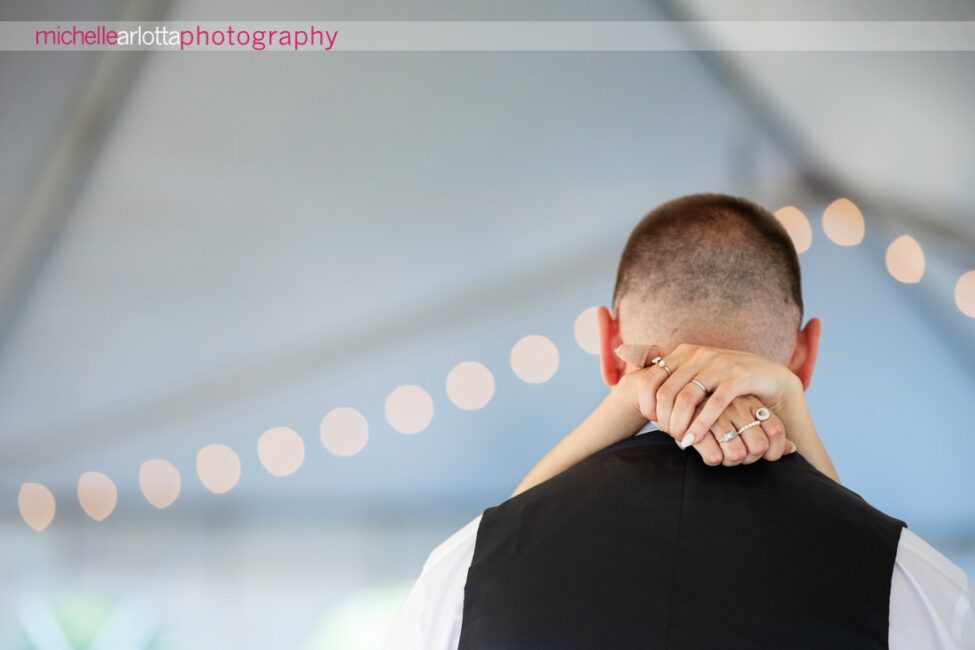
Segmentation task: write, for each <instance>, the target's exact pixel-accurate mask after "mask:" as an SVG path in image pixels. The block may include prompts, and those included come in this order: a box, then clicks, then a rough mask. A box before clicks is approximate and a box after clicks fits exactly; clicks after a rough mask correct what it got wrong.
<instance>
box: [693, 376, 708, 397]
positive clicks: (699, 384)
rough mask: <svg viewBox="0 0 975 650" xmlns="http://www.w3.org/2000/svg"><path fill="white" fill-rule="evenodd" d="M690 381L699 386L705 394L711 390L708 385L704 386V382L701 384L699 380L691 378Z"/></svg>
mask: <svg viewBox="0 0 975 650" xmlns="http://www.w3.org/2000/svg"><path fill="white" fill-rule="evenodd" d="M691 383H692V384H694V385H695V386H697V387H698V388H700V389H701V390H703V391H704V393H705V394H707V393H710V392H711V391H709V390H708V387H707V386H705V385H704V384H702V383H701V382H699V381H698V380H696V379H692V380H691Z"/></svg>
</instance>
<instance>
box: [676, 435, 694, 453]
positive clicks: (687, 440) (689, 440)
mask: <svg viewBox="0 0 975 650" xmlns="http://www.w3.org/2000/svg"><path fill="white" fill-rule="evenodd" d="M692 444H694V434H693V433H688V434H687V435H686V436H684V439H683V440H681V441H680V443H679V444H678V445H677V446H678V447H680V448H681V449H687V448H688V447H690V446H691V445H692Z"/></svg>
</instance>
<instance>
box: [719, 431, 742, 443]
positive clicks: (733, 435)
mask: <svg viewBox="0 0 975 650" xmlns="http://www.w3.org/2000/svg"><path fill="white" fill-rule="evenodd" d="M739 433H741V431H729V432H728V433H725V434H722V436H721V437H720V438H718V442H731V441H732V440H734V439H735V438H737V437H738V434H739Z"/></svg>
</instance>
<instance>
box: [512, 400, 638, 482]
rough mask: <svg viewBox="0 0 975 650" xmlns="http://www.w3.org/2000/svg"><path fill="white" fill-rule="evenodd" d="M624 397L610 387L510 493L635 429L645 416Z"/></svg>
mask: <svg viewBox="0 0 975 650" xmlns="http://www.w3.org/2000/svg"><path fill="white" fill-rule="evenodd" d="M625 399H626V398H625V396H624V395H623V393H622V391H619V390H615V389H613V390H610V391H609V393H608V394H607V395H606V397H604V398H603V400H602V401H601V402H600V403H599V405H598V406H597V407H596V409H595V410H594V411H593V412H592V413H590V414H589V415H588V416H587V417H586V419H585V420H583V421H582V422H581V423H580V424H579V426H577V427H576V428H575V429H573V430H572V432H571V433H569V435H567V436H566V437H564V438H562V440H560V441H559V442H558V444H556V445H555V446H554V447H553V448H552V449H551V451H549V452H548V453H547V454H545V456H544V457H543V458H542V459H541V460H540V461H538V464H536V465H535V467H533V468H532V469H531V471H530V472H528V474H527V475H526V476H525V478H524V479H522V481H521V483H519V484H518V487H517V489H515V491H514V494H512V496H515V495H518V494H521V493H522V492H524V491H525V490H527V489H529V488H532V487H535V486H536V485H538V484H539V483H543V482H545V481H547V480H548V479H550V478H552V477H553V476H555V475H557V474H560V473H562V472H564V471H565V470H567V469H569V468H570V467H572V466H573V465H576V464H577V463H580V462H582V461H583V460H585V459H586V458H588V457H589V456H591V455H592V454H594V453H596V452H597V451H600V450H601V449H605V448H606V447H609V446H610V445H612V444H614V443H616V442H619V441H620V440H623V439H624V438H627V437H629V436H631V435H633V434H634V433H636V432H637V431H638V430H639V429H640V427H642V426H643V425H644V424H645V423H646V419H645V418H644V417H642V416H641V415H640V414H639V413H638V412H637V411H636V410H634V409H633V408H632V406H630V405H629V404H627V403H625Z"/></svg>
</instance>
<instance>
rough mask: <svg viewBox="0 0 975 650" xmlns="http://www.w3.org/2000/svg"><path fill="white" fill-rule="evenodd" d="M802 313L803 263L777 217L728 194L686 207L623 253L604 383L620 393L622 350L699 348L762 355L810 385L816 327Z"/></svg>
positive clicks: (607, 335)
mask: <svg viewBox="0 0 975 650" xmlns="http://www.w3.org/2000/svg"><path fill="white" fill-rule="evenodd" d="M802 311H803V307H802V289H801V285H800V277H799V258H798V256H797V254H796V250H795V247H794V246H793V244H792V241H791V239H790V238H789V235H788V233H787V232H786V231H785V228H783V227H782V225H781V224H780V223H779V222H778V220H777V219H776V218H775V217H774V216H773V215H772V214H771V213H769V212H768V211H767V210H765V209H764V208H762V207H760V206H758V205H755V204H754V203H752V202H750V201H747V200H745V199H742V198H738V197H733V196H726V195H722V194H695V195H691V196H685V197H681V198H679V199H675V200H673V201H669V202H667V203H664V204H663V205H660V206H659V207H657V208H655V209H654V210H653V211H651V212H650V213H649V214H648V215H647V216H645V217H644V218H643V219H642V220H641V221H640V223H638V224H637V226H636V228H634V229H633V232H632V234H631V235H630V238H629V240H628V241H627V243H626V248H624V249H623V255H622V257H621V259H620V264H619V270H618V273H617V277H616V289H615V291H614V292H613V304H612V313H610V312H609V311H607V310H606V309H601V310H600V325H601V327H600V330H601V333H602V339H603V340H602V344H603V345H602V348H603V350H602V352H603V376H604V378H605V379H606V381H607V382H608V383H610V384H614V383H616V381H617V380H618V378H619V375H620V373H623V372H626V371H627V370H629V368H626V367H625V366H623V365H622V364H621V362H619V361H618V359H616V357H615V355H614V354H612V350H614V349H615V347H616V346H617V345H619V344H620V343H646V344H656V345H661V346H664V347H665V348H672V347H673V346H675V345H677V344H678V343H696V344H699V345H708V346H714V347H721V348H729V349H736V350H745V351H748V352H753V353H755V354H759V355H761V356H763V357H766V358H768V359H772V360H774V361H778V362H780V363H783V364H786V365H788V366H789V367H791V368H792V369H793V370H794V371H795V372H796V374H798V375H799V376H800V377H802V379H803V381H804V382H805V383H807V384H808V381H809V376H810V375H811V374H812V365H813V363H814V362H815V356H816V344H817V340H818V334H819V322H818V321H816V320H815V319H813V320H812V321H810V323H809V325H807V326H806V327H805V328H803V329H800V325H801V323H802ZM607 364H608V365H607ZM614 365H615V366H617V368H614V367H613V366H614Z"/></svg>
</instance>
